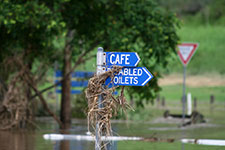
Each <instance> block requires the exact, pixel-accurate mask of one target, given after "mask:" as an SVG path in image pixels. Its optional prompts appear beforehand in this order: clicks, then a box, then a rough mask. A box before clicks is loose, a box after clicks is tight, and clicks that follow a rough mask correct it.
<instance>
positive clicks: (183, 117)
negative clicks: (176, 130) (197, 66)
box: [182, 65, 186, 150]
mask: <svg viewBox="0 0 225 150" xmlns="http://www.w3.org/2000/svg"><path fill="white" fill-rule="evenodd" d="M183 75H184V76H183V97H182V108H183V113H182V124H184V119H185V99H186V93H185V91H186V87H185V80H186V66H185V65H184V73H183ZM182 135H184V130H182ZM182 150H184V143H182Z"/></svg>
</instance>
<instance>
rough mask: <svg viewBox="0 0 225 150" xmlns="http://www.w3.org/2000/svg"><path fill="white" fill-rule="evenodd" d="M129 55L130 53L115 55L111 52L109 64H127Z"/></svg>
mask: <svg viewBox="0 0 225 150" xmlns="http://www.w3.org/2000/svg"><path fill="white" fill-rule="evenodd" d="M129 57H130V54H121V55H115V54H111V55H110V60H109V61H110V63H111V64H114V65H115V64H126V65H129V64H130V62H129Z"/></svg>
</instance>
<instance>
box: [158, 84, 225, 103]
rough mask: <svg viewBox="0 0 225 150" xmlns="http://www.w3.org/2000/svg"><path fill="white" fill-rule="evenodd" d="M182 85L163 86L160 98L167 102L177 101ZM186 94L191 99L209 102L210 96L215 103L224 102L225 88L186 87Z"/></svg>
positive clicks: (180, 94) (179, 97) (180, 95)
mask: <svg viewBox="0 0 225 150" xmlns="http://www.w3.org/2000/svg"><path fill="white" fill-rule="evenodd" d="M182 88H183V87H182V85H170V86H163V87H162V91H161V92H160V96H161V97H165V99H166V100H169V101H177V100H180V99H181V97H182V90H183V89H182ZM186 92H187V93H189V92H190V93H191V95H192V98H194V97H196V98H197V99H198V100H200V101H205V102H209V100H210V96H211V95H214V97H215V100H216V101H225V95H224V92H225V86H218V87H188V86H187V87H186Z"/></svg>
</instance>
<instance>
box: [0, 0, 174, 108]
mask: <svg viewBox="0 0 225 150" xmlns="http://www.w3.org/2000/svg"><path fill="white" fill-rule="evenodd" d="M177 26H178V20H177V18H176V17H175V15H174V14H173V13H170V12H168V11H165V10H163V9H161V8H160V7H159V6H158V5H157V3H155V2H154V0H141V1H140V0H124V1H120V0H114V1H111V0H100V1H99V0H85V1H69V0H56V1H49V0H47V1H43V0H40V1H23V0H21V1H12V0H8V1H4V2H2V3H1V4H0V33H1V34H0V37H1V39H3V40H2V41H1V43H0V49H1V54H0V57H1V58H5V56H9V55H13V54H15V53H22V52H24V51H25V52H26V51H28V53H27V57H25V58H26V59H28V61H29V62H35V61H41V62H42V61H43V62H44V63H48V62H53V60H56V59H59V60H62V55H60V54H61V51H60V49H63V48H64V46H65V41H66V40H69V41H70V46H72V50H73V60H76V58H77V57H78V56H79V55H80V54H81V53H82V52H83V51H87V50H88V49H94V48H95V47H96V46H97V45H99V46H103V47H104V48H105V49H106V50H110V51H111V50H112V51H114V50H115V51H134V52H138V54H139V55H140V58H141V61H140V64H139V65H140V66H145V67H147V68H148V69H149V70H150V71H151V72H152V73H153V74H154V79H153V80H152V81H151V82H150V83H149V84H148V85H147V86H145V87H131V88H129V89H128V92H129V95H130V96H133V97H134V98H135V99H137V100H138V101H136V104H137V105H139V106H143V100H146V101H148V100H151V99H153V98H154V96H155V92H157V91H159V89H160V88H159V87H158V85H157V79H158V77H159V76H160V73H159V72H160V69H161V68H162V67H166V66H167V64H168V58H169V57H170V55H171V54H172V53H174V52H175V47H176V45H177V42H178V36H177V34H176V29H177ZM70 31H74V38H73V39H66V38H68V37H66V34H67V33H69V32H70ZM65 39H66V40H65ZM2 51H4V53H2ZM90 54H91V53H90ZM90 54H89V55H90ZM1 60H2V59H1ZM36 64H38V63H36Z"/></svg>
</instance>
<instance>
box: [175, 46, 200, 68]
mask: <svg viewBox="0 0 225 150" xmlns="http://www.w3.org/2000/svg"><path fill="white" fill-rule="evenodd" d="M177 47H178V49H179V50H178V56H179V58H180V60H181V62H182V63H183V65H185V66H186V65H187V64H188V62H189V61H190V59H191V57H192V56H193V54H194V53H195V51H196V49H197V47H198V44H197V43H182V44H179V45H178V46H177Z"/></svg>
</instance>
